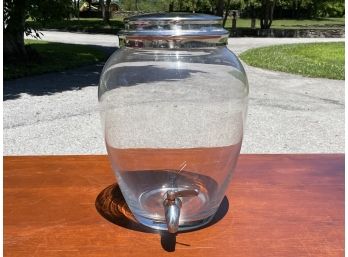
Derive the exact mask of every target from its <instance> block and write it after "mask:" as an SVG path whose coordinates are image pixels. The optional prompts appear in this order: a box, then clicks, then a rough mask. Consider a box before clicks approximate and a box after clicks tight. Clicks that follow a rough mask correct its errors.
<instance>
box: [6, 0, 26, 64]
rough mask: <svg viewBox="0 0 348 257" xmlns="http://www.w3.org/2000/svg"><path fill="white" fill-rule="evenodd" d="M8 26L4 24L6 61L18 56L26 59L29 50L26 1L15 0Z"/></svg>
mask: <svg viewBox="0 0 348 257" xmlns="http://www.w3.org/2000/svg"><path fill="white" fill-rule="evenodd" d="M12 4H13V6H12V8H11V9H10V11H9V12H10V13H9V19H8V20H7V26H6V27H5V26H4V38H3V43H4V46H3V50H4V61H5V62H7V61H11V60H14V59H17V58H20V59H26V58H27V51H26V49H25V46H24V30H25V26H24V25H25V5H26V3H25V1H24V0H22V1H13V3H12Z"/></svg>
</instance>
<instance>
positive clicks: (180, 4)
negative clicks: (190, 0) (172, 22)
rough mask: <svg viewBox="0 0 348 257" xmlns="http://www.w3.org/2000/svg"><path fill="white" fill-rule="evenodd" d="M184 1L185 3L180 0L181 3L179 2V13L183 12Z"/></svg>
mask: <svg viewBox="0 0 348 257" xmlns="http://www.w3.org/2000/svg"><path fill="white" fill-rule="evenodd" d="M182 1H183V0H179V1H178V4H179V11H180V12H181V11H182Z"/></svg>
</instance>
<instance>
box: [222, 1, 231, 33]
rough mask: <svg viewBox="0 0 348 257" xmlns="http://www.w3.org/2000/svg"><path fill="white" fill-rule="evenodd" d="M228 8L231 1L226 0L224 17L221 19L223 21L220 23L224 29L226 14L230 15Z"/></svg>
mask: <svg viewBox="0 0 348 257" xmlns="http://www.w3.org/2000/svg"><path fill="white" fill-rule="evenodd" d="M230 8H231V0H227V3H226V10H225V16H224V19H223V21H222V26H223V27H225V24H226V21H227V17H228V14H229V13H230Z"/></svg>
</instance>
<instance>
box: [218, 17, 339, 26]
mask: <svg viewBox="0 0 348 257" xmlns="http://www.w3.org/2000/svg"><path fill="white" fill-rule="evenodd" d="M250 25H251V20H250V19H237V28H250ZM343 26H344V18H322V19H311V20H274V21H273V23H272V27H271V28H274V29H275V28H283V29H290V28H330V27H343ZM225 27H226V28H231V27H232V19H231V18H229V19H228V20H227V22H226V25H225ZM256 28H260V20H258V19H257V20H256Z"/></svg>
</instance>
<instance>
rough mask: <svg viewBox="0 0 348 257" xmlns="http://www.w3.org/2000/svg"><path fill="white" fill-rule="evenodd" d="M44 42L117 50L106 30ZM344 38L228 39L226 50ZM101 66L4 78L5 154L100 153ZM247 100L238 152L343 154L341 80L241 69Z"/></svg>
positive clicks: (49, 35)
mask: <svg viewBox="0 0 348 257" xmlns="http://www.w3.org/2000/svg"><path fill="white" fill-rule="evenodd" d="M43 39H44V40H48V41H56V42H67V43H76V44H90V45H98V46H100V47H103V48H104V49H105V50H106V51H110V47H114V48H115V49H116V47H117V40H116V37H115V36H112V35H93V34H82V33H68V32H53V31H49V32H44V37H43ZM342 40H343V39H324V38H323V39H303V38H300V39H286V38H282V39H274V38H233V39H230V40H229V46H228V47H229V48H231V49H232V50H233V51H234V52H236V53H241V52H243V51H245V50H247V49H249V48H254V47H259V46H264V45H272V44H283V43H297V42H304V43H306V42H313V41H315V42H318V41H320V42H321V41H342ZM101 68H102V64H98V65H92V66H88V67H83V68H80V69H75V70H69V71H65V72H59V73H51V74H45V75H40V76H34V77H29V78H23V79H18V80H13V81H6V82H5V83H4V103H3V107H4V110H3V112H4V154H5V155H19V154H20V155H29V154H99V153H105V147H104V142H103V137H102V133H101V126H100V121H99V114H98V111H97V84H98V78H99V74H100V71H101ZM245 68H246V71H247V74H248V78H249V84H250V101H249V104H250V105H249V111H248V120H247V127H246V131H245V140H244V143H243V147H242V152H244V153H299V152H311V153H318V152H321V153H336V152H344V81H338V80H328V79H313V78H305V77H302V76H298V75H291V74H286V73H280V72H272V71H266V70H262V69H258V68H253V67H249V66H245Z"/></svg>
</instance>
